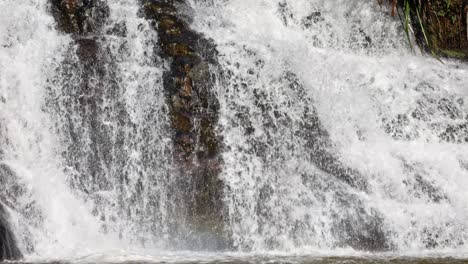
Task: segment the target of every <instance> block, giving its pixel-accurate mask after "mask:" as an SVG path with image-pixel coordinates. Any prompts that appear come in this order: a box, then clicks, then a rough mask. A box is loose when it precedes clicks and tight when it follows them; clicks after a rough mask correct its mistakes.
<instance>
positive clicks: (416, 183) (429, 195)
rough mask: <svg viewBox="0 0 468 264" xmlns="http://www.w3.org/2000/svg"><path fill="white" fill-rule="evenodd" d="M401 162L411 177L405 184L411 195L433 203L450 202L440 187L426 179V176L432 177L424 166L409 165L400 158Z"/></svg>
mask: <svg viewBox="0 0 468 264" xmlns="http://www.w3.org/2000/svg"><path fill="white" fill-rule="evenodd" d="M400 160H401V162H402V163H403V168H404V171H405V173H406V174H407V175H408V176H409V177H408V179H407V180H404V181H403V183H404V184H405V185H406V186H407V187H408V188H409V190H408V192H409V193H410V194H412V195H413V196H414V197H416V198H420V199H425V200H427V201H430V202H433V203H441V202H443V201H448V197H447V195H446V194H445V193H444V192H443V191H442V190H441V189H440V188H439V187H437V186H436V185H435V184H434V183H433V182H431V181H429V180H426V179H425V178H424V176H425V175H430V173H429V172H426V171H425V170H424V168H423V165H422V164H418V163H409V162H407V161H406V160H405V159H403V158H400Z"/></svg>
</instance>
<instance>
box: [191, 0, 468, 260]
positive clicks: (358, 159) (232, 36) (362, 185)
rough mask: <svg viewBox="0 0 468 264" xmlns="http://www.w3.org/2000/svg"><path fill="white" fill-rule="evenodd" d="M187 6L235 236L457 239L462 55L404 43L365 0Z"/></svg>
mask: <svg viewBox="0 0 468 264" xmlns="http://www.w3.org/2000/svg"><path fill="white" fill-rule="evenodd" d="M196 6H197V8H196V10H197V12H195V13H196V14H197V19H195V20H196V22H195V25H196V28H197V29H198V30H199V31H202V32H204V33H205V34H206V35H207V36H209V37H211V38H213V39H214V40H215V42H216V44H217V48H218V51H219V52H220V58H221V61H220V63H221V64H222V65H223V68H224V71H225V75H226V79H225V80H224V81H225V83H223V84H222V85H220V86H219V91H218V92H219V98H220V101H221V105H222V108H221V121H220V123H221V124H220V126H221V130H222V132H223V134H224V137H225V145H226V146H225V153H224V160H225V163H226V164H225V166H224V171H223V175H222V177H223V180H224V181H225V184H226V190H227V191H226V195H225V203H226V204H227V206H228V209H229V216H230V217H229V219H230V223H229V227H230V228H231V230H232V233H233V239H234V242H235V244H236V246H238V247H239V248H241V249H246V250H254V251H264V250H267V251H268V250H280V251H299V252H306V251H307V249H310V248H312V249H332V248H336V247H353V248H355V249H364V250H395V251H399V252H410V251H412V252H417V251H420V250H436V249H437V250H444V249H451V250H454V251H455V252H464V251H466V242H467V225H466V219H467V216H468V211H467V209H468V208H467V206H466V201H467V198H468V197H467V192H466V190H465V186H466V184H467V179H468V178H467V174H468V171H467V168H466V159H467V153H468V152H467V145H466V143H465V142H466V139H467V130H466V122H467V119H466V118H467V108H466V104H465V101H466V100H467V99H468V98H467V91H468V90H467V88H468V86H467V83H468V75H467V69H468V67H467V66H466V65H463V64H459V63H456V62H446V64H445V65H443V64H441V63H440V62H438V61H436V60H435V59H433V58H427V57H421V56H415V55H413V54H411V52H410V50H409V49H408V48H407V44H406V42H405V41H406V40H405V38H404V36H403V35H402V33H401V32H402V30H401V29H399V25H398V22H397V21H394V22H392V21H390V20H389V17H387V16H385V15H383V14H382V10H379V8H378V5H377V3H376V2H375V1H348V0H347V1H319V0H317V1H224V2H223V3H221V4H206V3H205V2H203V3H198V4H196ZM317 155H320V156H321V157H316V156H317ZM335 159H336V160H335ZM330 164H331V165H330ZM304 250H305V251H304Z"/></svg>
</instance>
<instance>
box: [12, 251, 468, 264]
mask: <svg viewBox="0 0 468 264" xmlns="http://www.w3.org/2000/svg"><path fill="white" fill-rule="evenodd" d="M16 263H24V264H26V263H31V264H33V263H34V264H37V263H57V264H58V263H63V264H65V263H70V264H75V263H79V264H87V263H108V264H113V263H115V264H117V263H118V264H126V263H128V264H130V263H141V264H143V263H148V264H150V263H180V264H182V263H183V264H192V263H193V264H196V263H200V264H201V263H207V264H211V263H213V264H214V263H225V264H251V263H252V264H253V263H269V264H280V263H285V264H286V263H291V264H293V263H298V264H374V263H375V264H377V263H382V264H439V263H440V264H462V263H468V258H462V257H460V258H454V257H445V256H431V257H423V258H421V257H401V256H394V255H386V256H382V255H380V256H376V255H368V256H351V257H349V256H325V255H324V256H304V255H291V256H285V255H271V254H268V255H249V254H247V255H242V254H214V253H206V254H204V253H193V252H185V253H180V254H176V253H169V254H167V255H160V256H136V255H121V256H119V254H116V253H112V254H109V255H105V256H104V255H93V256H87V257H84V258H79V259H72V260H66V261H63V260H59V261H51V260H35V261H33V262H16Z"/></svg>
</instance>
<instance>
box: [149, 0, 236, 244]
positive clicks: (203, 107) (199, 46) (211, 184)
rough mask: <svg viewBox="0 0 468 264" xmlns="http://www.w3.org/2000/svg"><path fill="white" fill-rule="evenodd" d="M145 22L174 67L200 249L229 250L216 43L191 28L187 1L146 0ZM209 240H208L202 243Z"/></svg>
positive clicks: (185, 179)
mask: <svg viewBox="0 0 468 264" xmlns="http://www.w3.org/2000/svg"><path fill="white" fill-rule="evenodd" d="M142 4H143V14H144V16H145V18H147V19H149V20H151V21H153V25H154V29H155V30H156V31H157V32H158V37H159V39H158V45H159V49H160V55H161V57H163V58H164V59H166V60H167V61H168V62H169V63H170V67H169V69H167V70H166V72H165V74H164V87H165V90H166V98H167V103H168V106H169V115H170V118H171V124H172V129H173V135H172V137H173V142H174V159H175V160H176V163H177V164H178V166H179V169H180V170H179V175H178V177H180V179H179V182H180V183H179V185H180V186H183V187H182V190H181V191H182V193H183V194H184V195H183V197H184V199H185V201H186V202H187V203H188V205H187V208H188V218H189V219H188V220H189V221H188V222H189V225H190V226H191V228H192V229H194V231H195V233H196V235H195V236H198V238H196V239H195V237H194V238H189V241H190V240H192V239H195V240H196V241H193V242H194V243H193V247H194V248H207V247H208V248H214V249H222V248H225V247H227V246H228V242H227V241H228V238H227V235H226V233H225V230H224V224H223V223H224V219H223V218H224V214H223V206H222V190H223V187H222V182H221V181H220V179H219V178H218V174H219V172H220V169H221V163H222V161H221V159H220V155H219V154H220V150H221V147H222V146H221V137H220V135H219V134H218V133H217V131H216V127H217V122H218V111H219V103H218V101H217V98H216V94H215V92H214V86H215V85H216V82H217V80H216V78H217V71H218V65H217V62H216V55H217V52H216V49H215V47H214V44H213V43H212V42H211V41H210V40H208V39H206V38H204V36H203V35H201V34H199V33H197V32H195V31H193V30H191V29H190V27H189V24H188V21H187V20H188V16H187V14H186V13H184V12H183V11H182V10H189V7H188V6H187V5H186V4H185V3H184V1H164V0H159V1H158V0H145V1H142ZM202 240H205V241H202Z"/></svg>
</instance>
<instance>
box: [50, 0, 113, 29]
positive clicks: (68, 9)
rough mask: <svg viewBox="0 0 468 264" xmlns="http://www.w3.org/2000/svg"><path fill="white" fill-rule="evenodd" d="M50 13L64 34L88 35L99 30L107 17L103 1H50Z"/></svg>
mask: <svg viewBox="0 0 468 264" xmlns="http://www.w3.org/2000/svg"><path fill="white" fill-rule="evenodd" d="M50 3H51V12H52V14H53V16H54V17H55V18H56V21H57V24H58V27H59V29H60V30H61V31H63V32H65V33H71V34H75V35H81V36H83V35H90V34H94V33H96V32H98V31H99V30H101V29H102V28H103V26H104V24H105V22H106V20H107V18H108V17H109V7H108V6H107V4H106V2H105V1H103V0H50Z"/></svg>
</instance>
